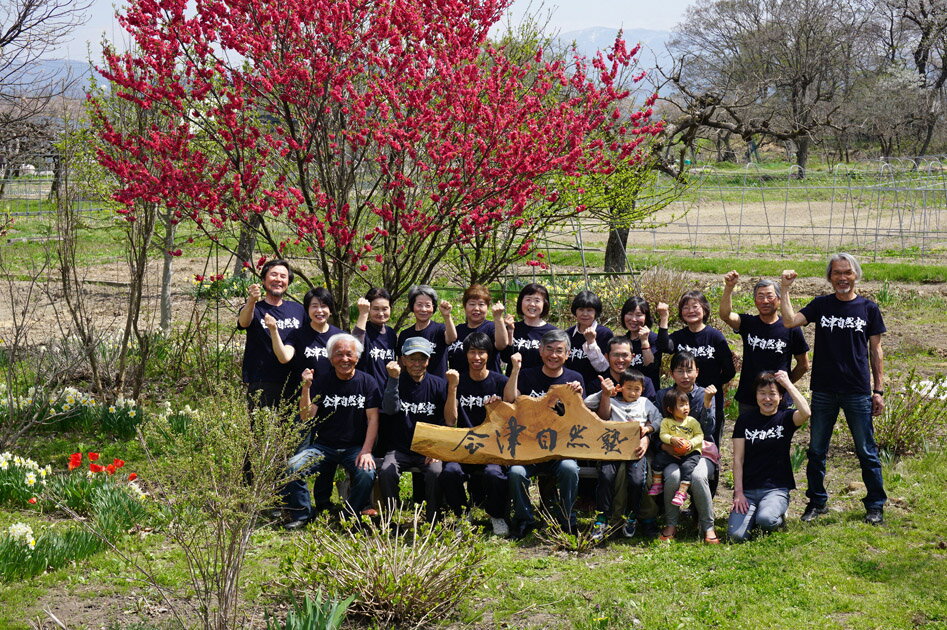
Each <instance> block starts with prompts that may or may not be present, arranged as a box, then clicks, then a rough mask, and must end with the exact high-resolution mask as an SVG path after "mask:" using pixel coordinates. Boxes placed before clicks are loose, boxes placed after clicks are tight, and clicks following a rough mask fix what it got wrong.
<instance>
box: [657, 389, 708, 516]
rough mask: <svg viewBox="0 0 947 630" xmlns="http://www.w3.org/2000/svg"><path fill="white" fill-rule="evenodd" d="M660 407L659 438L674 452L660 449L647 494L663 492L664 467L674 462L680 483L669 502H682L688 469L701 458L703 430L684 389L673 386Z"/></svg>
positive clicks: (674, 503) (689, 480)
mask: <svg viewBox="0 0 947 630" xmlns="http://www.w3.org/2000/svg"><path fill="white" fill-rule="evenodd" d="M662 403H663V404H662V407H663V408H664V413H665V415H666V417H665V418H664V420H663V421H662V422H661V432H660V433H659V434H658V435H659V437H660V438H661V442H662V443H664V444H668V445H670V446H671V447H672V448H673V449H674V453H675V454H674V455H672V454H670V453H668V452H666V451H664V450H661V451H658V453H657V455H655V457H654V463H653V464H652V466H653V470H654V478H653V481H652V485H651V489H650V490H648V494H650V495H652V496H654V495H658V494H661V493H662V492H664V469H665V468H666V467H667V466H668V464H677V465H678V466H679V467H680V469H681V485H680V487H679V488H678V490H677V492H675V493H674V498H673V499H671V504H672V505H675V506H678V507H680V506H682V505H683V504H684V501H686V500H687V490H688V489H689V488H690V485H691V473H693V472H694V467H695V466H697V463H698V462H699V461H700V452H701V449H702V448H703V446H704V431H703V429H702V428H701V427H700V424H699V423H698V422H697V420H695V419H694V418H693V417H692V416H691V415H690V412H691V403H690V396H689V395H688V394H687V393H686V392H682V391H680V390H678V389H672V390H670V391H668V392H667V393H666V394H665V395H664V400H663V401H662Z"/></svg>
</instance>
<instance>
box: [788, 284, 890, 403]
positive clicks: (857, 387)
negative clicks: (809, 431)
mask: <svg viewBox="0 0 947 630" xmlns="http://www.w3.org/2000/svg"><path fill="white" fill-rule="evenodd" d="M799 312H800V313H802V314H803V315H804V316H805V318H806V321H807V322H809V323H810V324H815V353H814V355H813V359H812V378H811V380H810V381H809V384H810V387H811V388H812V391H814V392H835V393H839V394H870V393H871V373H870V371H869V370H870V368H869V362H868V339H869V337H872V336H874V335H880V334H882V333H883V332H885V331H886V330H887V329H886V328H885V323H884V320H883V319H882V317H881V310H880V309H879V308H878V305H877V304H875V303H874V302H872V301H871V300H869V299H866V298H864V297H862V296H860V295H856V296H855V299H854V300H849V301H848V302H844V301H842V300H840V299H838V298H837V297H835V295H834V294H831V295H823V296H820V297H817V298H815V299H814V300H812V301H811V302H809V303H808V304H807V305H806V306H805V307H803V308H802V310H800V311H799Z"/></svg>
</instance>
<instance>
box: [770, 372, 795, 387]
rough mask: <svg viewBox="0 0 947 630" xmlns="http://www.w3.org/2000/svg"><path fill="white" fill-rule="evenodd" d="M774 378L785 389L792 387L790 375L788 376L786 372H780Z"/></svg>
mask: <svg viewBox="0 0 947 630" xmlns="http://www.w3.org/2000/svg"><path fill="white" fill-rule="evenodd" d="M773 376H774V377H775V378H776V382H777V383H779V384H780V385H782V386H783V388H784V389H785V388H786V387H788V386H789V385H791V381H790V380H789V375H788V374H786V370H779V371H778V372H776V373H775V374H774V375H773Z"/></svg>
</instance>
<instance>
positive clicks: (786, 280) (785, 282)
mask: <svg viewBox="0 0 947 630" xmlns="http://www.w3.org/2000/svg"><path fill="white" fill-rule="evenodd" d="M797 277H798V274H797V273H796V270H795V269H786V270H785V271H783V275H782V276H780V278H779V285H780V286H781V287H782V288H783V289H788V288H789V287H791V286H792V282H793V280H795V279H796V278H797Z"/></svg>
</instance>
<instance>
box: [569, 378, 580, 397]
mask: <svg viewBox="0 0 947 630" xmlns="http://www.w3.org/2000/svg"><path fill="white" fill-rule="evenodd" d="M566 385H568V386H569V387H571V388H572V391H574V392H575V393H576V394H579V395H580V396H581V395H582V383H580V382H579V381H569V382H568V383H566Z"/></svg>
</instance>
